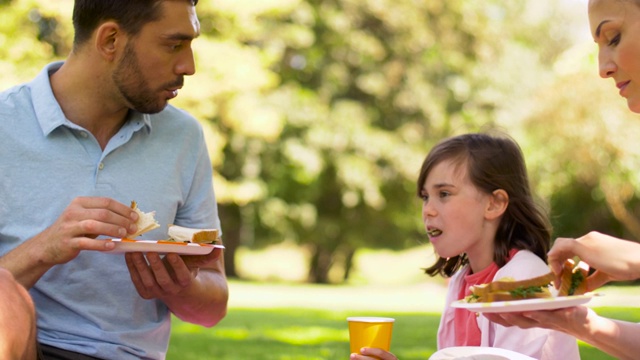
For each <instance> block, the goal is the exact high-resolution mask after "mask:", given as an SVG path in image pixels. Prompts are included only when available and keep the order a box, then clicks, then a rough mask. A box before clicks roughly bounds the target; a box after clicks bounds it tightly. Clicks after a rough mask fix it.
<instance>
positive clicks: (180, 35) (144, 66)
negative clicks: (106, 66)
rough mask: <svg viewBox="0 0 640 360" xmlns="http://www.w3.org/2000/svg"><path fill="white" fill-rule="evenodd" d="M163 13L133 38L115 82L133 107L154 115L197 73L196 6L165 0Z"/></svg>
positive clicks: (119, 63)
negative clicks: (195, 56) (195, 49)
mask: <svg viewBox="0 0 640 360" xmlns="http://www.w3.org/2000/svg"><path fill="white" fill-rule="evenodd" d="M159 6H160V8H161V9H160V11H161V14H162V16H161V17H160V19H159V20H158V21H154V22H151V23H148V24H146V25H144V26H143V28H142V29H141V31H140V33H138V34H137V35H136V36H135V37H129V39H128V41H127V44H126V46H125V48H124V51H123V53H122V56H121V57H120V60H119V61H118V63H117V66H116V69H115V71H114V72H113V75H112V77H113V81H114V84H115V86H116V88H117V90H118V91H119V92H120V94H121V95H122V97H123V98H124V99H125V101H126V102H127V105H128V107H129V108H132V109H134V110H136V111H139V112H142V113H147V114H152V113H157V112H160V111H162V110H163V109H164V108H165V106H167V102H168V101H169V100H170V99H172V98H174V97H176V96H177V95H178V89H180V88H181V87H182V85H183V82H184V76H185V75H193V74H194V73H195V64H194V59H193V52H192V50H191V42H192V40H193V39H194V38H195V37H197V36H198V35H199V32H200V24H199V22H198V18H197V16H196V13H195V8H194V7H193V6H192V5H191V4H190V3H189V2H187V1H163V2H161V3H160V4H159Z"/></svg>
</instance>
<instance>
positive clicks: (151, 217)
mask: <svg viewBox="0 0 640 360" xmlns="http://www.w3.org/2000/svg"><path fill="white" fill-rule="evenodd" d="M131 209H133V211H135V212H136V213H137V214H138V221H137V222H136V226H137V227H138V231H136V233H135V234H131V235H129V236H128V237H130V238H135V237H138V236H140V235H142V234H144V233H146V232H148V231H151V230H153V229H157V228H159V227H160V224H158V222H157V221H156V219H155V216H156V212H155V211H151V212H148V213H145V212H143V211H141V210H140V209H138V204H136V202H135V201H131Z"/></svg>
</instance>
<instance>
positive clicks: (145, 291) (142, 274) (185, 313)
mask: <svg viewBox="0 0 640 360" xmlns="http://www.w3.org/2000/svg"><path fill="white" fill-rule="evenodd" d="M222 253H223V252H222V249H219V248H214V249H213V250H212V251H211V252H210V253H209V254H207V255H182V256H181V255H177V254H167V255H166V256H165V257H164V258H162V257H160V255H159V254H157V253H146V254H143V253H127V254H125V261H126V263H127V267H128V268H129V273H130V275H131V280H132V282H133V284H134V286H135V287H136V290H137V291H138V294H140V296H141V297H142V298H144V299H159V300H161V301H163V302H164V303H165V304H166V305H167V306H168V307H169V309H170V310H171V311H172V312H173V313H174V314H175V315H176V316H178V317H179V318H180V319H182V320H184V321H189V322H192V323H198V324H201V325H205V326H213V325H215V324H216V323H217V322H218V321H220V320H221V319H222V318H223V317H224V315H225V314H226V311H227V300H228V297H229V291H228V288H227V282H226V276H225V273H224V263H223V258H222Z"/></svg>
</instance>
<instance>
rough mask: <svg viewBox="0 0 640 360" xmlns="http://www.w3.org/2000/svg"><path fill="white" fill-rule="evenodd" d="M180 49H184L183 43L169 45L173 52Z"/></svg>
mask: <svg viewBox="0 0 640 360" xmlns="http://www.w3.org/2000/svg"><path fill="white" fill-rule="evenodd" d="M180 48H182V43H179V44H171V45H169V49H170V50H171V51H178V50H180Z"/></svg>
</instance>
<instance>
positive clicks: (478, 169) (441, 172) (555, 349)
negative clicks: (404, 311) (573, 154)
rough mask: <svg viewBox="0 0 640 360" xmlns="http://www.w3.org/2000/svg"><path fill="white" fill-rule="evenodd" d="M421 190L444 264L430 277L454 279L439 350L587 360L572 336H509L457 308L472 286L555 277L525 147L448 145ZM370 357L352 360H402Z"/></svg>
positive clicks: (497, 142)
mask: <svg viewBox="0 0 640 360" xmlns="http://www.w3.org/2000/svg"><path fill="white" fill-rule="evenodd" d="M417 185H418V195H419V196H420V197H421V198H422V200H423V205H422V220H423V222H424V227H425V229H426V231H427V234H428V235H429V239H430V241H431V243H432V244H433V247H434V249H435V251H436V253H437V255H438V257H439V258H438V260H437V261H436V263H435V264H434V265H433V266H431V267H430V268H428V269H427V270H426V273H427V274H429V275H431V276H435V275H438V274H439V275H442V276H445V277H451V281H450V283H449V289H448V293H447V297H446V305H445V309H444V311H443V313H442V317H441V320H440V327H439V329H438V349H443V348H447V347H452V346H486V347H499V348H503V349H507V350H512V351H516V352H518V353H521V354H524V355H528V356H530V357H533V358H536V359H563V360H572V359H579V358H580V355H579V353H578V346H577V343H576V340H575V339H574V338H572V337H570V336H567V335H566V334H563V333H560V332H556V331H552V330H543V329H527V330H524V329H518V328H506V327H503V326H501V325H498V324H496V323H493V322H491V321H489V320H487V319H486V318H485V317H484V316H483V315H478V314H475V313H473V312H471V311H468V310H466V309H456V308H452V307H450V304H451V303H452V302H454V301H457V300H460V299H463V298H464V297H465V296H468V295H469V294H470V291H469V286H472V285H476V284H482V283H488V282H491V281H494V280H497V279H500V278H503V277H511V278H514V279H516V280H521V279H526V278H531V277H536V276H539V275H543V274H546V273H548V272H549V268H548V266H547V264H546V262H545V260H546V253H547V251H548V250H549V244H550V239H551V229H550V227H551V226H550V224H549V222H548V220H547V218H546V217H545V215H544V213H543V211H541V210H540V209H539V208H538V207H537V206H536V204H535V202H534V200H533V196H532V194H531V190H530V187H529V180H528V176H527V170H526V166H525V162H524V158H523V156H522V152H521V151H520V148H519V147H518V145H517V144H516V143H515V142H514V141H513V140H511V139H510V138H508V137H498V136H492V135H488V134H466V135H461V136H456V137H453V138H449V139H446V140H444V141H442V142H440V143H439V144H437V145H436V146H435V147H434V148H433V149H432V150H431V152H430V153H429V155H428V156H427V158H426V159H425V160H424V163H423V164H422V169H421V171H420V176H419V178H418V184H417ZM362 353H363V355H365V356H361V355H354V354H352V356H351V359H352V360H356V359H373V357H368V356H376V357H377V358H379V359H383V360H394V359H396V357H395V356H394V355H393V354H391V353H388V352H385V351H382V350H380V349H366V348H365V349H363V351H362ZM366 355H368V356H366Z"/></svg>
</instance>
